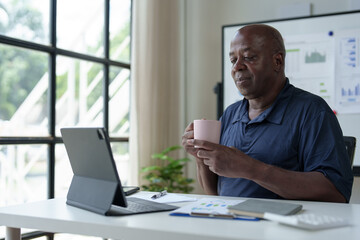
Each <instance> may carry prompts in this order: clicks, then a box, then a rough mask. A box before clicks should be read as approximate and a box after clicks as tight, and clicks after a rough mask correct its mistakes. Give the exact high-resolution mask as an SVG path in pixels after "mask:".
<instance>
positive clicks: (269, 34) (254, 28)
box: [235, 24, 285, 58]
mask: <svg viewBox="0 0 360 240" xmlns="http://www.w3.org/2000/svg"><path fill="white" fill-rule="evenodd" d="M238 34H245V35H248V36H253V37H255V38H256V39H258V40H259V41H263V44H269V46H270V47H271V48H272V49H273V53H281V54H282V55H283V56H284V58H285V45H284V40H283V38H282V36H281V34H280V32H279V31H278V30H276V29H275V28H273V27H271V26H269V25H265V24H253V25H247V26H245V27H242V28H240V29H239V30H238V31H237V32H236V35H238ZM236 35H235V37H236Z"/></svg>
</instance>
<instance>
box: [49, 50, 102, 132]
mask: <svg viewBox="0 0 360 240" xmlns="http://www.w3.org/2000/svg"><path fill="white" fill-rule="evenodd" d="M103 79H104V72H103V65H101V64H98V63H93V62H88V61H82V60H78V59H73V58H68V57H57V68H56V132H57V135H60V128H61V127H64V126H103V97H102V93H103Z"/></svg>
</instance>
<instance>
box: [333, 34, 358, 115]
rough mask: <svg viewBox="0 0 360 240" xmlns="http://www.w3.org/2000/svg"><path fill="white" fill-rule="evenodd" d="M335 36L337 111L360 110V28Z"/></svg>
mask: <svg viewBox="0 0 360 240" xmlns="http://www.w3.org/2000/svg"><path fill="white" fill-rule="evenodd" d="M338 35H339V36H338V37H337V38H336V45H337V51H336V59H337V61H338V63H337V65H336V75H335V79H336V81H335V86H336V87H335V89H336V107H337V108H338V111H339V113H359V112H360V62H359V61H360V50H359V47H360V30H357V31H343V32H340V33H339V34H338Z"/></svg>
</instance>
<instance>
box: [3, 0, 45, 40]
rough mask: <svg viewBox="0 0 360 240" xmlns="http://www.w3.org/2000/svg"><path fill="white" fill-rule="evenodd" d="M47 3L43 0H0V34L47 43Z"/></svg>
mask: <svg viewBox="0 0 360 240" xmlns="http://www.w3.org/2000/svg"><path fill="white" fill-rule="evenodd" d="M49 3H50V1H44V0H21V1H19V0H0V34H3V35H6V36H9V37H14V38H20V39H22V40H26V41H31V42H37V43H43V44H48V43H49V9H50V7H49Z"/></svg>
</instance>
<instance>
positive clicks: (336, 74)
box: [284, 30, 360, 113]
mask: <svg viewBox="0 0 360 240" xmlns="http://www.w3.org/2000/svg"><path fill="white" fill-rule="evenodd" d="M284 41H285V46H286V58H285V61H286V62H285V72H286V76H287V77H288V78H289V79H290V82H291V83H292V84H293V85H294V86H296V87H299V88H301V89H304V90H306V91H309V92H311V93H314V94H316V95H319V96H321V97H322V98H323V99H324V100H325V101H326V102H327V103H328V104H329V106H330V107H331V108H332V109H333V110H335V111H336V112H338V113H360V49H359V48H360V30H347V31H336V32H333V31H329V32H327V33H326V34H325V33H319V34H308V35H296V36H291V37H286V36H284Z"/></svg>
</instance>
